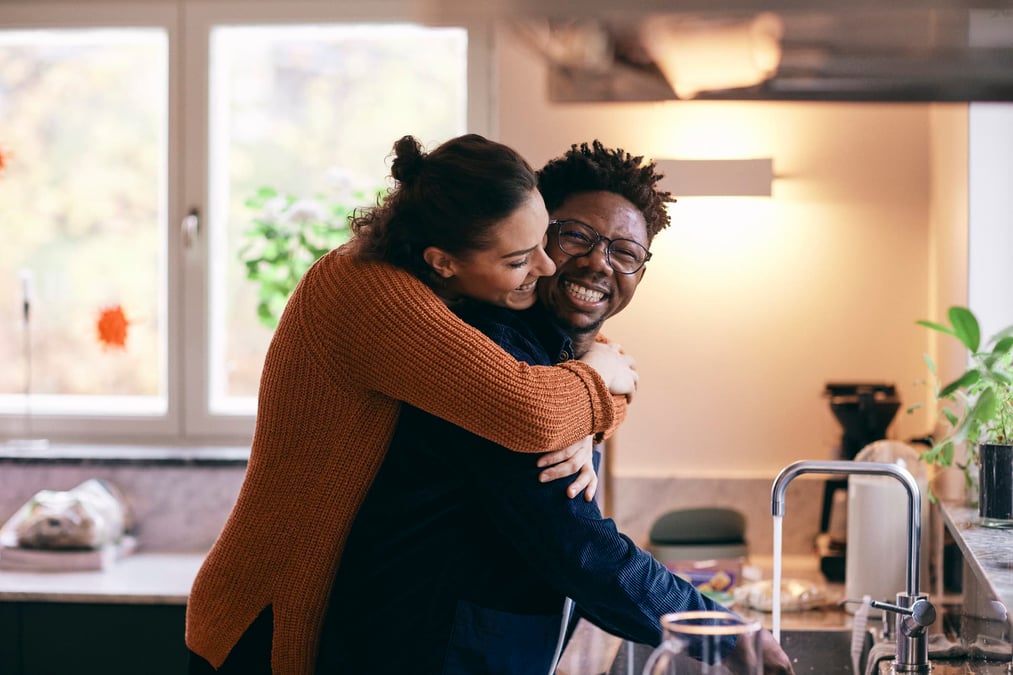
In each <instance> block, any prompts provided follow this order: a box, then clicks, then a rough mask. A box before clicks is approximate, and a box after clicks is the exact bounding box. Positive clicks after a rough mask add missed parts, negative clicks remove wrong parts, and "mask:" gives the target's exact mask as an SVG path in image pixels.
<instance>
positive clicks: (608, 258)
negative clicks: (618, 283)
mask: <svg viewBox="0 0 1013 675" xmlns="http://www.w3.org/2000/svg"><path fill="white" fill-rule="evenodd" d="M565 223H577V224H578V225H582V226H584V227H586V228H587V229H589V230H591V232H593V233H594V241H593V242H591V245H590V246H588V248H587V252H585V253H570V252H569V251H567V250H566V249H565V248H563V243H562V241H560V237H559V234H560V230H561V229H562V227H563V225H564V224H565ZM549 227H550V228H553V227H554V228H555V232H556V246H557V247H558V248H559V250H560V251H562V252H563V253H565V254H566V255H568V256H570V257H571V258H583V257H584V256H588V255H591V253H592V252H594V250H595V249H596V248H598V242H601V241H604V242H606V244H605V262H607V263H608V265H609V267H611V268H612V271H613V272H615V273H616V274H636V273H637V272H639V271H640V270H642V269H644V265H646V264H647V262H648V261H649V260H650V259H651V256H653V255H654V254H653V253H651V252H650V251H649V250H648V249H647V247H646V246H644V245H643V244H641V243H640V242H639V241H637V240H636V239H626V238H625V237H619V238H617V239H609V238H608V237H605V236H602V235H601V234H600V233H599V232H598V230H596V229H594V228H593V227H591V226H590V225H588V224H587V223H585V222H584V221H583V220H577V219H576V218H555V219H553V220H550V221H549ZM617 241H628V242H630V243H631V244H636V245H637V246H639V247H640V248H642V249H644V252H645V253H646V254H647V255H645V256H644V259H643V260H642V261H641V262H640V265H638V266H637V268H636V269H635V270H633V271H630V272H624V271H622V270H618V269H616V266H615V265H613V264H612V244H614V243H615V242H617Z"/></svg>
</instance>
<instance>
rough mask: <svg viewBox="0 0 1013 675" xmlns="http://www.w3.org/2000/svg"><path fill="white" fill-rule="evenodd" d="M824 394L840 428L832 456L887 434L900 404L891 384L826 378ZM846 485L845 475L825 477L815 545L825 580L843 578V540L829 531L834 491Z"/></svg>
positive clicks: (849, 453)
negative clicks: (831, 380)
mask: <svg viewBox="0 0 1013 675" xmlns="http://www.w3.org/2000/svg"><path fill="white" fill-rule="evenodd" d="M823 395H824V396H825V397H827V398H828V399H829V400H830V410H831V412H833V414H834V417H836V418H837V421H838V422H839V423H840V425H841V428H842V430H843V433H842V434H841V444H840V446H838V447H837V452H836V457H835V459H843V460H851V459H854V458H855V455H857V454H858V453H859V452H860V451H861V450H862V448H864V447H865V446H867V445H868V444H869V443H872V442H873V441H878V440H882V439H884V438H886V430H887V428H888V427H889V426H890V423H891V422H893V418H894V416H895V415H896V414H897V409H898V408H900V399H899V398H897V388H896V387H895V386H894V385H892V384H885V383H865V382H828V383H827V384H826V388H825V390H824V392H823ZM847 489H848V479H847V477H845V478H833V479H830V480H827V481H826V482H825V484H824V487H823V508H822V511H821V513H820V536H819V537H817V549H818V552H819V554H820V569H821V571H822V572H823V575H824V576H825V577H826V578H827V580H828V581H844V571H845V562H846V557H845V555H846V542H845V541H844V540H843V539H842V538H841V537H839V536H838V537H831V536H830V535H829V534H828V531H829V528H830V520H831V515H832V512H833V509H834V503H835V500H834V495H835V493H836V492H837V491H838V490H844V493H845V496H846V495H847ZM846 503H847V502H846V500H837V504H838V508H840V504H846Z"/></svg>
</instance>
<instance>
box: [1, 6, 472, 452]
mask: <svg viewBox="0 0 1013 675" xmlns="http://www.w3.org/2000/svg"><path fill="white" fill-rule="evenodd" d="M83 4H87V5H88V7H87V10H88V11H83V10H81V16H79V17H76V16H74V15H73V13H72V12H70V11H68V10H66V6H62V5H61V8H60V10H58V11H57V10H56V9H54V8H53V7H52V6H50V8H49V9H48V11H47V3H39V4H38V5H36V4H34V3H27V2H26V3H24V5H20V4H19V5H14V6H13V7H14V8H16V9H17V11H11V12H6V8H5V16H4V18H3V19H0V158H2V161H3V164H2V166H0V223H2V224H3V231H4V234H5V237H4V239H5V248H6V252H5V255H4V257H3V259H2V261H0V297H4V298H5V299H6V300H5V301H3V302H0V359H2V361H0V362H2V363H4V364H5V368H3V369H0V433H2V434H3V437H6V438H32V437H41V436H49V437H53V438H64V437H66V438H73V439H75V440H80V439H88V438H95V439H99V438H129V439H131V440H132V441H136V440H138V439H139V438H142V439H143V437H149V438H152V437H158V438H159V440H160V441H165V440H173V439H175V440H177V441H181V442H186V441H206V440H215V439H222V440H240V439H246V438H248V437H249V435H250V433H251V432H252V426H253V415H254V412H255V407H256V392H257V387H258V381H259V375H260V369H261V365H262V362H263V357H264V353H265V352H266V349H267V345H268V343H269V340H270V337H271V328H270V327H269V325H268V324H269V322H268V323H265V322H264V321H262V320H261V318H260V317H259V315H258V304H259V303H260V301H261V297H260V292H261V285H260V284H259V283H257V282H255V281H252V280H251V279H249V278H247V265H246V264H245V263H244V260H243V258H244V256H245V257H250V256H251V255H253V256H254V257H255V256H256V255H260V254H262V253H263V252H264V250H265V248H266V247H270V246H280V245H283V244H285V243H288V242H290V241H292V240H293V239H294V238H293V237H284V238H282V239H280V240H277V241H268V240H266V239H265V238H264V237H263V236H259V235H251V234H250V233H249V232H250V230H251V227H252V225H253V223H254V222H256V221H258V220H259V221H262V222H266V221H271V222H272V223H274V222H277V223H280V224H282V225H285V226H286V227H289V228H292V227H299V226H300V223H302V222H304V221H306V220H307V219H311V218H313V217H315V216H314V214H319V212H320V211H321V209H323V210H325V211H326V212H327V213H329V214H330V215H329V216H328V217H329V218H330V219H331V220H332V221H333V222H342V221H343V217H344V213H346V212H347V211H348V210H350V209H352V208H354V207H356V206H361V205H363V204H366V203H371V202H372V201H374V200H375V198H376V194H377V193H378V192H379V191H381V190H383V189H386V187H388V185H387V180H388V179H387V175H388V174H389V157H388V155H389V153H390V149H391V146H392V144H393V142H394V141H395V140H396V139H397V138H399V137H400V136H402V135H405V134H412V135H415V136H416V137H418V138H419V139H420V140H422V141H423V142H424V143H425V144H426V145H432V144H435V143H438V142H440V141H442V140H445V139H446V138H449V137H451V136H454V135H457V134H460V133H464V132H465V131H467V130H474V131H478V132H482V133H488V130H487V121H486V119H485V118H486V116H485V114H484V110H485V109H486V108H485V106H484V99H485V98H486V96H487V90H486V89H485V88H484V87H485V86H486V84H485V83H486V79H487V78H485V77H483V75H482V72H481V70H482V69H481V65H482V64H483V63H485V59H484V57H483V46H482V44H483V42H484V40H483V39H482V33H481V32H480V31H476V30H475V29H474V28H472V29H470V30H469V29H467V28H466V27H462V26H422V25H418V24H413V23H411V22H409V21H406V20H399V17H398V16H396V12H393V13H392V12H391V6H390V5H385V6H384V11H383V12H382V14H383V16H375V15H371V14H370V11H371V10H370V9H369V6H368V5H363V6H361V7H358V8H357V7H356V6H354V5H352V6H343V7H340V8H335V7H334V6H333V4H332V3H321V4H319V5H318V4H315V3H308V4H303V3H299V5H298V9H297V10H295V9H293V8H292V7H291V6H290V5H289V4H288V3H285V2H280V1H279V2H276V3H275V2H258V3H231V2H225V1H223V2H216V3H204V2H198V1H196V0H174V1H172V2H157V1H156V2H150V1H144V2H142V1H141V0H136V1H135V2H123V3H109V4H106V3H92V2H89V3H83ZM407 6H408V5H405V7H407ZM402 14H403V16H404V18H410V14H408V13H407V11H404V12H402ZM272 194H275V195H277V196H275V197H271V196H270V195H272ZM286 199H287V201H286ZM328 242H329V243H328V244H327V245H328V246H330V245H333V243H334V242H333V240H330V239H328ZM251 251H252V252H254V253H252V254H251ZM300 255H308V254H305V253H301V254H300ZM311 259H312V258H309V259H306V260H302V261H301V262H300V265H301V267H300V269H302V268H304V267H305V265H307V264H309V262H310V261H311ZM273 302H274V303H275V304H276V305H279V303H281V304H283V301H281V300H278V299H277V298H274V299H273ZM279 306H280V305H279Z"/></svg>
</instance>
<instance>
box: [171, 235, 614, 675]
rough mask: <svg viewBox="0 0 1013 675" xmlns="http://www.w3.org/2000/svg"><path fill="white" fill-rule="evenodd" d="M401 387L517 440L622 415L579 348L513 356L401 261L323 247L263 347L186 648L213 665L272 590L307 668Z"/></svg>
mask: <svg viewBox="0 0 1013 675" xmlns="http://www.w3.org/2000/svg"><path fill="white" fill-rule="evenodd" d="M401 401H405V402H407V403H409V404H411V405H414V406H416V407H418V408H421V409H422V410H425V411H427V412H430V413H432V414H434V415H437V416H439V417H442V418H445V419H447V420H449V421H451V422H453V423H455V424H458V425H460V426H462V427H464V428H466V429H468V430H469V431H472V432H474V433H477V434H480V435H482V436H484V437H486V438H488V439H490V440H492V441H494V442H496V443H498V444H500V445H503V446H506V447H509V448H511V449H513V450H516V451H522V452H543V451H547V450H550V449H557V448H560V447H564V446H566V445H569V444H570V443H572V442H574V441H576V440H578V439H580V438H582V437H584V436H587V435H590V434H593V433H597V432H605V433H609V432H611V431H612V430H613V429H614V428H615V426H616V425H617V424H618V422H619V421H621V418H622V417H623V416H624V415H625V401H624V400H623V399H622V398H621V397H612V396H611V395H610V394H609V392H608V390H607V388H606V387H605V385H604V382H603V381H602V380H601V378H600V377H599V376H598V375H597V374H596V373H595V372H594V371H593V370H592V369H591V368H590V367H588V366H587V365H585V364H584V363H582V362H579V361H572V362H567V363H563V364H560V365H559V366H558V367H535V366H529V365H527V364H523V363H518V362H517V361H516V360H514V359H513V358H512V357H510V356H509V355H507V354H506V352H504V351H503V350H501V349H500V348H499V347H498V346H497V345H495V344H494V343H493V342H492V341H490V340H489V339H487V338H486V337H485V336H484V335H482V334H481V333H480V332H479V331H477V330H475V329H473V328H471V327H470V326H468V325H467V324H465V323H463V322H462V321H460V320H459V319H458V318H457V317H456V316H454V314H453V313H452V312H450V311H449V310H448V309H447V307H446V306H445V305H444V304H443V302H441V301H440V300H439V299H438V298H437V296H436V295H435V294H434V293H433V292H432V291H431V290H430V289H429V288H428V287H426V286H425V285H424V284H423V283H422V282H421V281H419V280H418V279H417V278H415V277H414V276H412V275H411V274H409V273H407V272H405V271H402V270H398V269H395V268H393V267H390V266H387V265H382V264H378V263H365V262H362V261H360V260H358V259H356V258H354V257H353V256H351V255H346V254H343V253H342V252H341V251H334V252H331V253H329V254H327V255H326V256H324V257H323V258H321V259H320V260H319V261H318V262H317V263H316V264H315V265H314V266H313V267H312V268H311V269H310V270H309V271H308V272H307V273H306V275H305V277H304V278H303V280H302V282H301V283H300V285H299V286H298V288H297V289H296V291H295V293H294V294H293V295H292V298H291V300H290V301H289V304H288V307H287V308H286V310H285V313H284V315H283V316H282V319H281V322H280V324H279V326H278V328H277V330H276V332H275V335H274V338H273V340H272V342H271V345H270V348H269V349H268V353H267V357H266V360H265V362H264V370H263V373H262V376H261V382H260V394H259V408H258V411H257V424H256V431H255V433H254V438H253V446H252V449H251V452H250V461H249V464H248V466H247V469H246V476H245V478H244V481H243V485H242V488H241V490H240V492H239V497H238V499H237V501H236V504H235V506H234V507H233V510H232V513H231V514H230V516H229V518H228V521H227V522H226V523H225V527H224V529H223V530H222V532H221V534H220V535H219V537H218V541H217V542H216V543H215V545H214V547H213V548H212V549H211V551H210V553H209V554H208V556H207V559H206V560H205V562H204V564H203V566H202V567H201V570H200V572H199V573H198V575H197V579H196V580H195V582H194V585H193V588H192V590H191V592H190V598H189V602H188V605H187V614H186V643H187V646H188V647H189V648H190V649H191V650H193V651H194V652H196V653H197V654H200V655H201V656H203V657H204V658H206V659H207V660H208V661H209V662H210V663H211V664H212V665H214V666H215V667H218V666H220V665H221V664H222V662H223V661H224V660H225V658H226V656H228V653H229V651H230V650H231V649H232V647H233V645H234V644H235V643H236V641H237V640H238V639H239V638H240V637H241V636H242V634H243V632H244V631H245V630H246V628H247V627H248V626H249V625H250V623H251V622H252V621H253V619H254V618H256V617H257V615H259V614H260V612H261V611H262V610H263V609H264V608H266V607H267V606H268V605H271V606H272V608H273V615H274V641H273V644H272V656H271V661H272V667H273V670H274V672H275V673H280V674H285V675H288V674H294V675H295V674H297V675H303V674H306V673H311V672H313V668H314V663H315V659H316V648H317V641H318V638H319V632H320V625H321V622H322V621H323V615H324V612H325V610H326V605H327V599H328V595H329V591H330V585H331V581H332V579H333V577H334V574H335V571H336V570H337V567H338V563H339V560H340V557H341V551H342V549H343V547H344V544H345V539H346V537H347V535H348V532H349V529H350V527H351V524H352V521H353V519H354V517H355V514H356V512H357V511H358V508H359V505H360V504H361V503H362V500H363V498H364V497H365V495H366V492H367V491H368V490H369V487H370V485H371V483H372V481H373V478H374V477H375V476H376V473H377V471H378V470H379V467H380V464H381V463H382V461H383V458H384V454H385V453H386V450H387V446H388V444H389V441H390V439H391V436H392V434H393V431H394V426H395V424H396V422H397V416H398V411H399V409H400V405H401V404H400V402H401Z"/></svg>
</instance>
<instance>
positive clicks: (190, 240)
mask: <svg viewBox="0 0 1013 675" xmlns="http://www.w3.org/2000/svg"><path fill="white" fill-rule="evenodd" d="M180 233H181V234H182V236H183V248H190V247H191V246H193V244H194V242H196V241H197V235H199V234H200V211H198V210H197V207H193V208H191V209H190V211H189V212H187V214H186V216H184V218H183V222H182V223H180Z"/></svg>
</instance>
